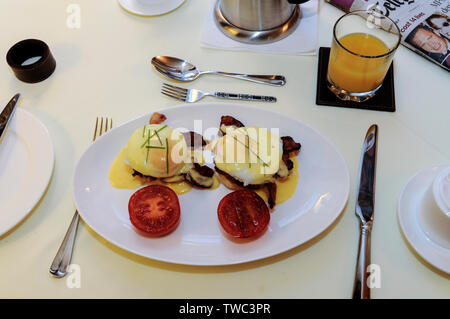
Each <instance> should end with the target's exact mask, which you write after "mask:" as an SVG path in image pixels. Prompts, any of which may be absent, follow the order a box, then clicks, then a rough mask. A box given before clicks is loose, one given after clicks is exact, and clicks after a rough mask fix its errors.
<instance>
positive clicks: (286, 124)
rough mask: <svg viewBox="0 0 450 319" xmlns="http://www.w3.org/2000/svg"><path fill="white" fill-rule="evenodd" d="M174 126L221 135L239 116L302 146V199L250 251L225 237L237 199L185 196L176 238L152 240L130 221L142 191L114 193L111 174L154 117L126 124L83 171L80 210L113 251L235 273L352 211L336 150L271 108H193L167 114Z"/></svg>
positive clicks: (84, 160)
mask: <svg viewBox="0 0 450 319" xmlns="http://www.w3.org/2000/svg"><path fill="white" fill-rule="evenodd" d="M159 112H161V113H164V114H165V115H166V116H167V121H166V122H165V123H167V124H168V125H170V126H172V127H175V128H187V129H190V130H193V129H194V120H202V127H203V128H202V131H203V132H204V130H206V129H207V128H211V127H213V128H216V129H215V130H214V132H215V133H216V132H217V127H218V125H219V122H220V117H221V115H231V116H234V117H236V118H237V119H238V120H240V121H241V122H243V123H244V124H245V125H248V126H251V125H256V126H260V127H266V128H280V136H284V135H289V136H292V137H293V138H294V139H295V140H296V141H298V142H300V143H301V144H302V149H301V152H300V154H299V155H298V162H299V176H300V179H299V184H298V187H297V189H296V192H295V194H294V195H293V196H292V197H291V198H290V199H289V200H288V201H287V202H285V203H283V204H281V205H277V206H276V207H275V210H274V212H272V213H271V221H270V224H269V228H268V230H267V231H266V232H265V233H264V234H263V235H262V236H261V237H259V238H258V239H256V240H254V241H251V242H248V243H245V244H242V243H235V242H232V241H230V240H228V239H227V238H225V237H224V235H223V234H222V231H221V228H220V225H219V222H218V219H217V206H218V204H219V201H220V199H221V198H222V197H224V196H225V195H226V194H228V193H229V192H230V190H228V189H227V188H225V187H224V186H223V185H221V186H220V187H219V188H218V189H216V190H212V191H210V190H196V189H193V190H192V191H191V192H189V193H187V194H184V195H181V196H179V199H180V206H181V222H180V225H179V226H178V228H177V229H176V230H175V231H174V232H173V233H171V234H169V235H167V236H165V237H162V238H146V237H143V236H141V235H139V234H138V233H136V231H135V230H134V229H133V227H132V226H131V223H130V221H129V214H128V200H129V198H130V196H131V195H132V194H133V193H134V190H123V189H116V188H114V187H112V186H111V185H110V183H109V181H108V171H109V167H110V165H111V163H112V162H113V160H114V158H115V157H116V156H117V154H118V153H119V152H120V150H121V149H122V147H123V146H124V145H126V143H127V141H128V139H129V137H130V135H131V133H132V132H133V131H134V130H136V129H137V128H139V127H142V126H143V125H145V124H146V123H148V120H149V117H150V114H147V115H144V116H142V117H139V118H137V119H135V120H132V121H130V122H128V123H125V124H123V125H121V126H119V127H117V128H115V129H113V130H111V131H109V132H108V133H107V134H105V135H103V136H102V137H100V138H99V139H97V141H96V142H95V143H93V144H92V145H91V146H90V147H89V148H88V149H87V150H86V152H85V153H84V154H83V156H82V157H81V159H80V161H79V163H78V164H77V167H76V169H75V175H74V181H73V189H74V197H75V203H76V206H77V208H78V211H79V213H80V215H81V217H82V218H83V220H84V221H85V222H86V223H87V224H88V225H89V226H90V227H91V228H92V229H94V230H95V231H96V232H97V233H99V234H100V235H101V236H103V237H104V238H105V239H106V240H108V241H110V242H111V243H113V244H115V245H117V246H119V247H121V248H123V249H126V250H128V251H130V252H133V253H135V254H138V255H141V256H144V257H149V258H153V259H157V260H161V261H166V262H173V263H179V264H190V265H227V264H237V263H243V262H248V261H252V260H257V259H261V258H265V257H269V256H273V255H276V254H279V253H281V252H284V251H286V250H289V249H291V248H293V247H296V246H298V245H300V244H302V243H304V242H306V241H308V240H310V239H311V238H313V237H314V236H317V235H318V234H319V233H321V232H322V231H324V230H325V229H326V228H327V227H328V226H330V225H331V224H332V223H333V221H334V220H335V219H336V218H337V217H338V216H339V214H340V213H341V211H342V209H343V208H344V206H345V204H346V202H347V199H348V193H349V184H350V181H349V180H350V178H349V172H348V169H347V165H346V163H345V161H344V159H343V157H342V155H341V154H340V152H339V151H338V150H337V149H336V147H335V146H334V145H333V144H332V143H331V142H330V141H329V140H328V139H327V138H326V137H324V136H323V135H322V134H320V133H319V132H318V131H316V130H314V129H313V128H311V127H310V126H308V125H306V124H305V123H303V122H301V121H299V120H296V119H294V118H292V117H289V116H287V115H283V114H280V113H276V112H273V111H269V110H265V109H263V108H257V107H249V106H240V105H236V104H228V103H201V104H197V105H192V104H189V105H188V104H186V105H181V106H178V107H170V108H168V109H164V110H159ZM205 137H206V138H208V135H205Z"/></svg>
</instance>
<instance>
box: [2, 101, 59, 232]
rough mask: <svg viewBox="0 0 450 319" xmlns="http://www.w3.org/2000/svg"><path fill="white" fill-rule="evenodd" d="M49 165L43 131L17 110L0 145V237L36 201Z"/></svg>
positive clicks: (48, 174)
mask: <svg viewBox="0 0 450 319" xmlns="http://www.w3.org/2000/svg"><path fill="white" fill-rule="evenodd" d="M53 164H54V154H53V143H52V140H51V138H50V135H49V133H48V131H47V128H46V127H45V126H44V124H42V122H41V121H39V120H38V119H37V118H36V117H35V116H34V115H32V114H31V113H29V112H27V111H25V110H23V109H21V108H20V107H18V108H17V109H16V111H15V114H14V115H13V117H12V119H11V121H10V123H9V126H8V128H7V130H6V131H5V135H4V138H3V141H2V143H1V144H0V235H2V234H4V233H6V232H7V231H9V230H10V229H11V228H13V227H14V226H15V225H17V224H18V223H19V222H20V221H21V220H22V219H23V218H25V216H27V215H28V213H29V212H30V211H31V210H32V209H33V207H34V206H35V205H36V204H37V202H38V201H39V200H40V198H41V197H42V195H43V194H44V192H45V190H46V189H47V186H48V183H49V182H50V178H51V176H52V172H53Z"/></svg>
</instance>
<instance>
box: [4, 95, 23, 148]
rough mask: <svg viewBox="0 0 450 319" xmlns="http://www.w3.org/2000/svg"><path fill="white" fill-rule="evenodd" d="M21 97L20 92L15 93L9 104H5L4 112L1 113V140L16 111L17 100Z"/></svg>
mask: <svg viewBox="0 0 450 319" xmlns="http://www.w3.org/2000/svg"><path fill="white" fill-rule="evenodd" d="M19 98H20V94H19V93H17V94H16V95H14V97H13V98H12V99H11V101H9V102H8V104H7V105H6V106H5V108H4V109H3V111H2V113H0V141H1V140H2V137H3V133H4V132H5V130H6V128H7V126H8V123H9V121H10V120H11V118H12V117H13V115H14V111H15V109H16V105H17V102H18V101H19Z"/></svg>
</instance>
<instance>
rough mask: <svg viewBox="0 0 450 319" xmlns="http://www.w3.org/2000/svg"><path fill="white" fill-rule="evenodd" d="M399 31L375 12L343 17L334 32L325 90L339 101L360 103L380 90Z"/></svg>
mask: <svg viewBox="0 0 450 319" xmlns="http://www.w3.org/2000/svg"><path fill="white" fill-rule="evenodd" d="M400 39H401V36H400V30H399V28H398V27H397V25H396V24H395V23H394V21H392V20H391V19H390V18H388V17H386V16H384V15H382V14H381V13H379V12H376V11H373V10H371V11H353V12H350V13H347V14H345V15H344V16H342V17H341V18H339V20H338V21H337V22H336V24H335V25H334V28H333V42H332V45H331V51H330V59H329V62H328V73H327V85H328V88H329V89H330V90H331V91H332V92H333V93H334V94H335V95H336V96H337V97H338V98H339V99H341V100H351V101H355V102H363V101H366V100H368V99H370V98H371V97H372V96H374V95H375V92H376V91H377V90H378V89H379V88H380V87H381V85H382V83H383V80H384V77H385V76H386V73H387V71H388V69H389V66H390V65H391V62H392V58H393V57H394V53H395V51H396V49H397V48H398V46H399V44H400Z"/></svg>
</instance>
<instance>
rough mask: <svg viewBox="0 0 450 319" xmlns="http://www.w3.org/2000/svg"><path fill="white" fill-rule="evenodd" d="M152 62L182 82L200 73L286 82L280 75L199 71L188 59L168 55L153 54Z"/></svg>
mask: <svg viewBox="0 0 450 319" xmlns="http://www.w3.org/2000/svg"><path fill="white" fill-rule="evenodd" d="M152 64H153V66H154V67H155V69H156V70H157V71H159V72H161V73H162V74H164V75H165V76H167V77H169V78H172V79H175V80H177V81H182V82H190V81H193V80H195V79H197V78H198V77H199V76H200V75H202V74H216V75H223V76H227V77H231V78H236V79H241V80H247V81H251V82H256V83H262V84H269V85H274V86H282V85H284V84H285V83H286V78H285V77H284V76H282V75H248V74H239V73H228V72H219V71H200V70H198V69H197V68H196V67H195V65H193V64H191V63H189V62H188V61H185V60H181V59H178V58H174V57H170V56H155V57H154V58H153V59H152Z"/></svg>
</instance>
